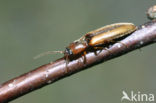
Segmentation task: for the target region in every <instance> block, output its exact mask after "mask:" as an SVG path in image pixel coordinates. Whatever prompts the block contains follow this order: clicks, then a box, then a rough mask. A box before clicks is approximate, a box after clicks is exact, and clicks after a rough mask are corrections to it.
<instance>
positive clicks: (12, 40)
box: [0, 0, 156, 103]
mask: <svg viewBox="0 0 156 103" xmlns="http://www.w3.org/2000/svg"><path fill="white" fill-rule="evenodd" d="M154 4H156V1H154V0H64V1H63V0H1V1H0V52H1V53H0V83H3V82H5V81H7V80H9V79H11V78H13V77H16V76H18V75H21V74H23V73H25V72H28V71H30V70H32V69H34V68H36V67H38V66H40V65H43V64H45V63H48V62H50V61H54V60H55V59H57V58H60V57H62V55H61V54H56V55H48V56H45V57H42V58H39V59H37V60H33V57H34V56H36V55H38V54H40V53H42V52H46V51H53V50H64V48H65V47H66V46H67V45H68V44H69V43H70V42H72V41H74V40H75V39H78V38H79V37H81V36H82V35H84V34H85V33H86V32H88V31H91V30H94V29H96V28H99V27H101V26H104V25H107V24H111V23H116V22H132V23H134V24H136V25H141V24H143V23H145V22H147V21H148V20H147V19H146V15H145V12H146V11H147V9H148V8H149V7H150V6H152V5H154ZM155 52H156V48H155V44H153V45H150V46H147V47H144V48H142V49H141V51H139V50H136V51H133V52H131V53H129V54H127V55H124V56H121V57H119V58H116V59H113V60H110V61H108V62H105V63H102V64H100V65H97V66H94V67H92V68H90V69H88V70H85V71H82V72H80V73H77V74H75V75H72V76H70V77H68V78H65V79H63V80H60V81H59V82H56V83H54V84H52V85H49V86H46V87H44V88H42V89H39V90H37V91H35V92H32V93H29V94H27V95H25V96H23V97H21V98H18V99H16V100H14V101H13V102H11V103H29V102H30V103H45V102H46V103H103V102H105V103H120V102H121V101H120V99H121V97H122V91H123V90H125V91H127V92H130V91H131V90H133V91H136V92H137V91H141V92H143V93H149V92H150V93H155V94H156V82H155V78H156V75H155V73H156V69H155V61H156V56H153V55H154V54H155ZM125 103H126V101H125Z"/></svg>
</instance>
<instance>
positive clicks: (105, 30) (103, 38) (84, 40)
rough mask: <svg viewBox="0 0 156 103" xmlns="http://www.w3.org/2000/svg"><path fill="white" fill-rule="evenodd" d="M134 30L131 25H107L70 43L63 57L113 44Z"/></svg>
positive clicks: (134, 27)
mask: <svg viewBox="0 0 156 103" xmlns="http://www.w3.org/2000/svg"><path fill="white" fill-rule="evenodd" d="M136 29H137V27H136V26H135V25H134V24H132V23H115V24H111V25H107V26H104V27H101V28H99V29H96V30H93V31H91V32H88V33H86V34H85V35H84V36H82V37H81V38H80V39H78V40H76V41H74V42H72V43H70V44H69V46H67V47H66V49H65V51H64V52H63V53H64V55H65V57H70V56H74V55H78V54H80V53H83V52H86V49H87V48H90V47H97V46H100V45H105V44H108V43H111V42H114V40H116V39H118V38H121V37H124V36H127V35H128V34H130V33H132V32H134V31H135V30H136Z"/></svg>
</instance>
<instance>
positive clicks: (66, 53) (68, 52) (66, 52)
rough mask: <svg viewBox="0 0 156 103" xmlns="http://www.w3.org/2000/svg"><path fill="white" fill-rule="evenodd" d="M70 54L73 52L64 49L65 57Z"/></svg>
mask: <svg viewBox="0 0 156 103" xmlns="http://www.w3.org/2000/svg"><path fill="white" fill-rule="evenodd" d="M72 54H73V52H72V51H71V49H69V48H66V49H65V55H72Z"/></svg>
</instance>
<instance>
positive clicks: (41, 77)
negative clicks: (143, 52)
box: [0, 20, 156, 103]
mask: <svg viewBox="0 0 156 103" xmlns="http://www.w3.org/2000/svg"><path fill="white" fill-rule="evenodd" d="M120 42H122V43H115V44H114V45H112V46H111V47H109V48H108V50H101V51H100V50H98V51H96V53H95V52H89V53H87V54H86V62H85V63H84V57H83V56H81V57H78V58H76V59H74V60H72V61H70V62H69V64H68V65H67V66H68V71H67V68H66V61H65V59H64V58H61V59H58V60H56V61H55V62H53V63H49V64H46V65H43V66H41V67H38V68H37V69H35V70H33V71H30V72H28V73H26V74H23V75H21V76H19V77H16V78H14V79H12V80H10V81H8V82H5V83H4V84H2V85H1V86H0V103H6V102H8V101H11V100H14V99H15V98H18V97H20V96H22V95H25V94H27V93H29V92H31V91H34V90H36V89H39V88H41V87H43V86H45V85H48V84H51V83H54V82H55V81H57V80H59V79H62V78H64V77H66V76H69V75H71V74H74V73H76V72H78V71H81V70H83V69H87V68H88V67H90V66H93V65H96V64H99V63H102V62H104V61H106V60H109V59H112V58H115V57H118V56H120V55H123V54H126V53H128V52H130V51H132V50H135V49H138V48H140V47H143V46H145V45H148V44H151V43H154V42H156V21H154V20H153V21H150V22H148V23H146V24H144V25H142V26H140V27H139V29H138V30H137V31H135V32H134V33H132V34H131V35H130V36H128V37H126V38H125V39H124V40H122V41H120ZM123 44H124V45H123ZM125 45H126V46H125Z"/></svg>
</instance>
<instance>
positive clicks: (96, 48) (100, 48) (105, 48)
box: [94, 47, 111, 55]
mask: <svg viewBox="0 0 156 103" xmlns="http://www.w3.org/2000/svg"><path fill="white" fill-rule="evenodd" d="M94 49H95V50H100V52H99V53H101V51H102V50H103V49H104V50H106V51H108V52H109V53H111V52H110V50H109V49H108V48H107V47H94ZM99 53H98V54H99ZM95 55H97V52H96V51H95Z"/></svg>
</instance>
